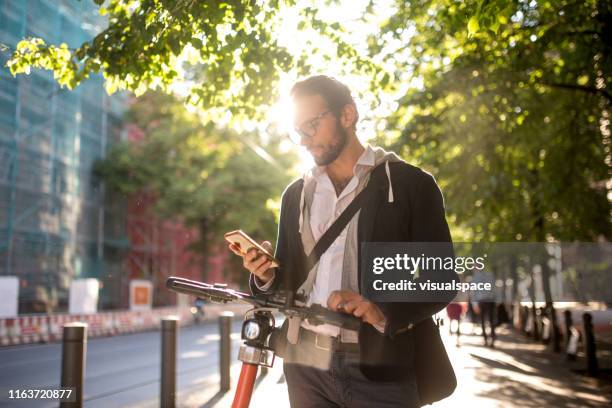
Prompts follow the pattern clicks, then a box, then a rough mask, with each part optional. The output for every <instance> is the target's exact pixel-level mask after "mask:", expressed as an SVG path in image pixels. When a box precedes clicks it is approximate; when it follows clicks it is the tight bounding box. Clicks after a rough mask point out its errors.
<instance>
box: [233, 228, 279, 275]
mask: <svg viewBox="0 0 612 408" xmlns="http://www.w3.org/2000/svg"><path fill="white" fill-rule="evenodd" d="M225 239H226V240H227V241H228V243H229V249H230V250H231V251H232V252H233V253H235V254H236V255H238V256H241V257H242V264H243V265H244V267H245V268H246V269H248V270H249V272H251V273H252V274H253V275H255V276H256V277H257V279H258V280H259V282H260V283H262V284H266V283H268V282H269V281H270V280H272V279H273V278H274V270H273V269H272V268H273V267H275V266H278V262H277V261H276V260H275V259H274V257H273V256H272V253H273V249H272V244H270V242H268V241H263V242H262V243H261V244H257V243H256V242H255V241H254V240H253V239H252V238H251V237H249V236H248V235H246V234H245V233H244V232H242V231H240V230H237V231H232V232H228V233H227V234H225Z"/></svg>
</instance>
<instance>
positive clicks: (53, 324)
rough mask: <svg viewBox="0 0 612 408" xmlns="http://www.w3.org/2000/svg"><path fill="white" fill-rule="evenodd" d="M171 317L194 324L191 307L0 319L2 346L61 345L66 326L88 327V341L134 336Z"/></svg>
mask: <svg viewBox="0 0 612 408" xmlns="http://www.w3.org/2000/svg"><path fill="white" fill-rule="evenodd" d="M248 308H249V306H247V305H241V304H229V305H209V306H206V319H210V320H212V319H215V318H217V317H218V316H219V315H220V314H221V312H223V311H232V312H234V313H236V315H238V316H239V315H242V314H243V313H244V312H245V311H246V310H247V309H248ZM168 315H176V316H178V317H179V318H180V324H181V325H188V324H191V323H192V315H191V311H190V308H189V307H182V308H177V307H163V308H156V309H151V310H149V311H117V312H101V313H95V314H90V315H70V314H55V315H30V316H18V317H14V318H0V346H12V345H18V344H32V343H40V342H44V343H46V342H53V341H59V340H61V338H62V330H63V327H64V325H65V324H67V323H70V322H77V321H78V322H83V323H87V335H88V337H102V336H113V335H116V334H126V333H135V332H139V331H145V330H152V329H156V328H159V327H160V324H161V323H160V321H161V319H162V318H163V317H165V316H168Z"/></svg>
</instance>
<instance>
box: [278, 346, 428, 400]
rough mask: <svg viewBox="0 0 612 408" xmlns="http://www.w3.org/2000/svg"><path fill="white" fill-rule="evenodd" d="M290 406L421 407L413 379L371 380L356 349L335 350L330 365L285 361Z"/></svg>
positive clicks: (284, 367)
mask: <svg viewBox="0 0 612 408" xmlns="http://www.w3.org/2000/svg"><path fill="white" fill-rule="evenodd" d="M283 371H284V373H285V378H286V380H287V388H288V389H289V401H290V402H291V407H293V408H323V407H343V408H345V407H346V408H359V407H366V408H378V407H394V408H395V407H410V408H412V407H420V406H421V404H420V401H419V395H418V390H417V385H416V380H415V379H414V377H413V376H411V377H410V379H408V380H403V381H397V382H374V381H371V380H369V379H367V378H366V377H365V376H364V375H363V374H362V373H361V370H360V369H359V355H358V354H357V353H346V352H335V353H333V354H332V356H331V362H330V369H329V370H321V369H318V368H314V367H310V366H306V365H301V364H292V363H284V364H283Z"/></svg>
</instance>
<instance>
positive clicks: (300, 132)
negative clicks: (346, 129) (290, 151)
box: [289, 109, 331, 144]
mask: <svg viewBox="0 0 612 408" xmlns="http://www.w3.org/2000/svg"><path fill="white" fill-rule="evenodd" d="M328 113H331V110H329V109H328V110H326V111H324V112H321V113H319V114H318V115H317V116H315V117H314V118H312V119H309V120H307V121H305V122H304V123H302V124H301V125H300V126H298V127H296V128H295V129H293V131H292V132H291V133H290V135H289V136H290V138H291V140H292V141H293V142H294V143H295V144H300V143H301V142H302V138H305V139H310V138H311V137H313V136H314V135H315V134H316V133H317V128H318V127H319V122H320V121H321V119H322V118H323V117H324V116H325V115H327V114H328Z"/></svg>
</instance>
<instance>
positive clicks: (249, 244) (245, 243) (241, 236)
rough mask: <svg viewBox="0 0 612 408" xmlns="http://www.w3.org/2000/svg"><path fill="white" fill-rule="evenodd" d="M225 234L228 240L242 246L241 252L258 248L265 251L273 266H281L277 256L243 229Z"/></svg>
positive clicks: (262, 251)
mask: <svg viewBox="0 0 612 408" xmlns="http://www.w3.org/2000/svg"><path fill="white" fill-rule="evenodd" d="M224 236H225V240H226V241H227V242H229V243H232V244H236V245H237V246H238V247H239V248H240V252H242V253H243V254H246V253H247V252H249V249H251V248H256V249H257V250H258V251H260V252H261V253H263V254H264V255H265V257H266V258H268V259H269V260H270V261H272V264H271V265H270V267H271V268H276V267H278V266H280V263H279V262H278V260H277V259H276V258H274V255H272V254H271V253H270V252H268V251H266V250H265V249H264V248H263V247H262V246H261V245H259V244H258V243H257V242H255V240H254V239H253V238H251V237H249V236H248V235H247V234H245V233H244V232H243V231H242V230H236V231H230V232H228V233H226V234H225V235H224Z"/></svg>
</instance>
